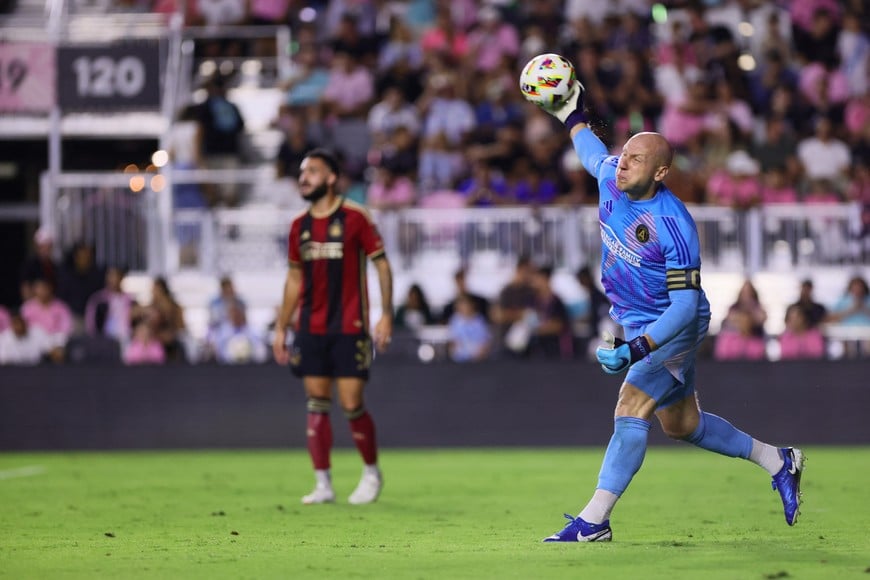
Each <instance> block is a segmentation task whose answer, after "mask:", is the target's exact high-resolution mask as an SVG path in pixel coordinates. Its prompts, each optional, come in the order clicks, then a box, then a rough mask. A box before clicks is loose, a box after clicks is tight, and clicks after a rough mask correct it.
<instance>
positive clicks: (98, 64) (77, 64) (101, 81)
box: [73, 56, 145, 97]
mask: <svg viewBox="0 0 870 580" xmlns="http://www.w3.org/2000/svg"><path fill="white" fill-rule="evenodd" d="M73 69H74V70H75V75H76V92H77V93H78V95H79V96H80V97H113V96H116V95H117V96H121V97H134V96H136V95H137V94H139V93H140V92H141V91H142V89H143V88H144V87H145V65H144V64H143V63H142V61H141V60H140V59H139V58H136V57H135V56H125V57H124V58H122V59H120V60H119V61H117V62H115V61H114V60H113V59H112V58H111V57H109V56H99V57H97V58H93V59H92V58H88V57H86V56H80V57H79V58H77V59H75V60H74V61H73Z"/></svg>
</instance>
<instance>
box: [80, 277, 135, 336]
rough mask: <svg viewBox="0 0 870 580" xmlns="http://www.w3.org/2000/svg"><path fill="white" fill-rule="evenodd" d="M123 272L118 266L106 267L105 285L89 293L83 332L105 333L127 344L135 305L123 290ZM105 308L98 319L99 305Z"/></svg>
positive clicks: (95, 334) (94, 334) (93, 334)
mask: <svg viewBox="0 0 870 580" xmlns="http://www.w3.org/2000/svg"><path fill="white" fill-rule="evenodd" d="M124 275H125V272H124V270H122V269H121V268H118V267H109V268H107V269H106V277H105V281H106V285H105V286H104V287H103V288H102V289H101V290H98V291H97V292H94V293H93V294H91V296H90V298H88V302H87V306H86V307H85V332H86V333H87V334H89V335H92V336H97V335H105V336H107V337H110V338H114V339H115V340H117V341H118V342H120V343H121V344H127V341H129V340H130V332H131V330H132V320H133V310H134V308H136V307H137V305H136V302H135V301H134V300H133V297H132V296H130V295H129V294H127V293H126V292H124V290H123V288H121V284H122V283H123V281H124ZM103 306H105V307H106V310H105V312H104V313H103V314H102V321H98V319H97V318H98V316H97V314H98V312H99V309H100V308H101V307H103Z"/></svg>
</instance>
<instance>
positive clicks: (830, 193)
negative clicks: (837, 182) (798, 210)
mask: <svg viewBox="0 0 870 580" xmlns="http://www.w3.org/2000/svg"><path fill="white" fill-rule="evenodd" d="M803 201H804V203H805V204H807V205H828V204H834V203H840V202H842V201H843V197H842V196H841V195H840V193H839V192H838V191H837V188H836V187H834V184H833V183H832V182H831V181H830V180H828V179H813V180H812V181H810V186H809V189H808V190H807V192H806V193H805V194H804V200H803Z"/></svg>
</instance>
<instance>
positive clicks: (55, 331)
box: [21, 279, 73, 347]
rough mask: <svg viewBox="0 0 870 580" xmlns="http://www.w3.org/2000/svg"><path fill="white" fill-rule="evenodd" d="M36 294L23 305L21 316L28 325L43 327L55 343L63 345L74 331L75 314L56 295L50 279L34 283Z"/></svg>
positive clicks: (59, 345) (58, 345)
mask: <svg viewBox="0 0 870 580" xmlns="http://www.w3.org/2000/svg"><path fill="white" fill-rule="evenodd" d="M33 292H34V296H33V298H31V299H30V300H27V301H26V302H25V303H24V304H22V306H21V316H22V317H23V318H24V319H25V320H26V321H27V325H28V326H33V327H37V328H41V329H42V330H43V331H45V333H46V334H48V335H49V336H50V337H51V339H52V341H53V343H54V345H55V346H57V347H63V345H65V344H66V341H67V339H68V338H69V336H70V334H72V331H73V315H72V312H71V311H70V309H69V307H68V306H67V305H66V304H64V303H63V302H62V301H61V300H58V299H57V298H55V296H54V287H53V286H52V285H51V282H49V281H48V280H43V279H38V280H35V281H34V283H33Z"/></svg>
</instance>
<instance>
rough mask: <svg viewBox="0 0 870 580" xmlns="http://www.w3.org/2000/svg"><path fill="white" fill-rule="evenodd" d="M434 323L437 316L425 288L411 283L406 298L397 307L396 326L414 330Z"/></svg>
mask: <svg viewBox="0 0 870 580" xmlns="http://www.w3.org/2000/svg"><path fill="white" fill-rule="evenodd" d="M434 323H435V317H434V316H433V315H432V310H431V309H430V308H429V301H428V300H427V299H426V294H425V293H424V292H423V288H422V287H421V286H420V285H419V284H411V287H410V288H408V293H407V295H406V296H405V300H404V301H402V303H401V304H399V307H398V308H396V317H395V320H394V324H395V326H396V328H398V329H404V330H409V331H412V332H413V331H417V330H420V329H421V328H422V327H424V326H429V325H430V324H434Z"/></svg>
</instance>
